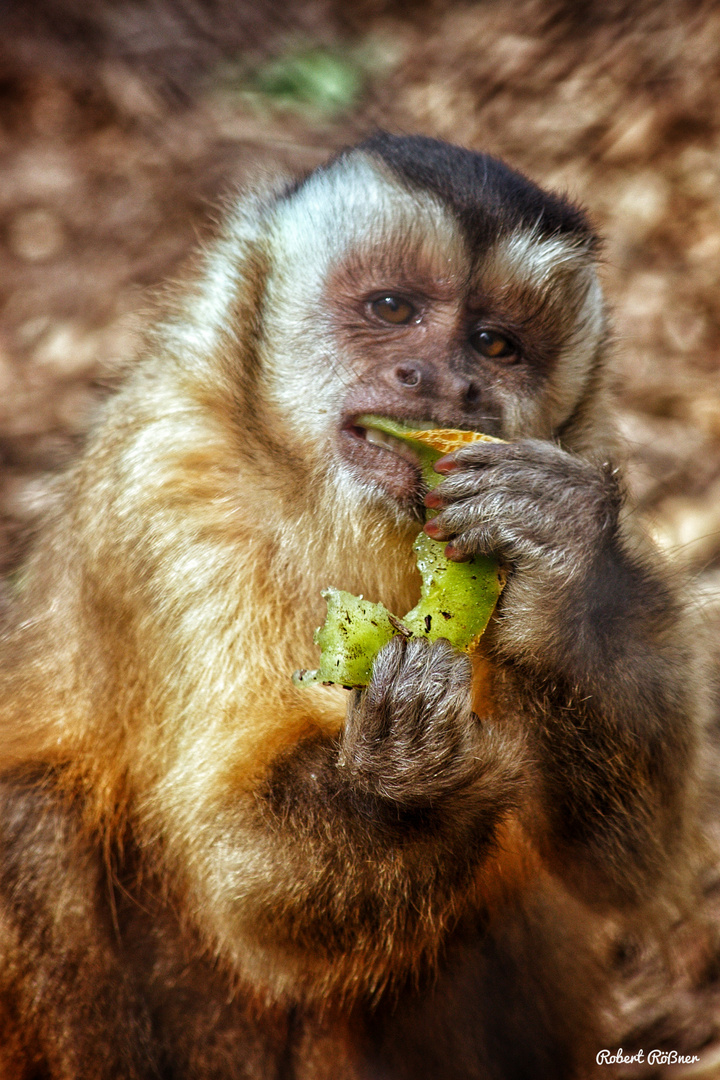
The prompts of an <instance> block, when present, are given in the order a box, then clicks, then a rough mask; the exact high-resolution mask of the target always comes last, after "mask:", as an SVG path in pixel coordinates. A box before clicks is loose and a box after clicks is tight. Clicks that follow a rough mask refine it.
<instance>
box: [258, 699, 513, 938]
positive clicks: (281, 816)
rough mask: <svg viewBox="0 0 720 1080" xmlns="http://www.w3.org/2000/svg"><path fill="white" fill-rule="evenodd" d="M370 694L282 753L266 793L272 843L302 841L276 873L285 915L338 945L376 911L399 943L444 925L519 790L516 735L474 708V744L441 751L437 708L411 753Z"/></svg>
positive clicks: (302, 930) (262, 805)
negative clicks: (378, 721)
mask: <svg viewBox="0 0 720 1080" xmlns="http://www.w3.org/2000/svg"><path fill="white" fill-rule="evenodd" d="M363 704H364V703H363V702H355V703H354V705H353V706H352V707H351V710H350V716H349V719H348V723H347V725H346V729H345V731H344V732H343V733H342V735H341V736H340V738H335V739H329V738H327V737H321V736H318V737H315V738H312V739H309V740H307V741H305V742H304V743H302V744H301V745H300V746H298V747H297V748H296V749H295V750H294V751H292V752H290V753H288V754H286V755H284V756H283V757H281V758H280V759H278V760H277V761H276V762H275V764H274V766H273V768H272V770H271V772H270V774H269V776H268V779H267V781H266V783H265V786H264V788H263V789H262V791H261V793H260V797H259V801H258V809H259V813H260V816H261V824H262V827H263V829H264V830H266V831H268V832H269V833H270V835H271V836H272V837H273V843H274V844H279V845H280V846H281V847H283V848H285V847H287V848H288V849H289V850H290V851H291V852H292V851H300V852H302V859H299V860H298V865H297V867H296V868H295V870H294V871H293V877H292V882H291V888H289V889H287V890H286V889H284V887H283V884H282V883H278V884H279V885H280V889H281V891H282V892H283V894H284V896H285V900H282V899H281V900H280V901H279V904H280V908H281V909H282V907H283V904H285V905H286V912H285V913H286V915H287V918H286V920H285V922H286V925H287V926H288V927H292V928H293V933H294V934H296V935H300V936H302V935H304V934H307V935H308V941H309V942H310V941H317V940H318V934H320V936H321V938H322V940H324V941H326V942H327V943H328V948H331V947H332V948H336V949H337V950H338V951H341V950H347V949H348V948H351V949H352V948H353V947H356V946H357V944H358V943H359V941H360V940H361V938H362V937H363V936H364V935H366V934H367V930H368V917H369V913H370V915H371V916H372V918H373V922H374V923H376V926H375V932H376V933H377V935H378V942H381V941H382V940H383V939H384V937H385V936H386V935H387V934H388V933H392V935H393V937H394V939H395V940H394V947H396V946H397V945H398V942H400V943H402V942H403V941H404V943H405V945H407V942H408V940H409V939H412V937H413V935H414V934H415V933H420V932H421V927H422V926H423V925H424V926H425V928H426V931H427V928H428V927H432V926H435V927H436V928H437V931H438V932H440V931H441V930H442V927H443V925H445V923H446V919H447V917H448V912H449V911H450V909H451V908H452V909H453V910H455V908H456V905H457V901H458V898H459V897H462V896H463V894H467V893H468V891H469V890H470V889H471V888H472V886H473V882H474V877H475V874H476V872H477V868H478V866H479V865H480V864H481V862H482V860H483V858H484V856H485V855H486V853H487V852H488V850H489V848H490V846H491V844H492V841H493V839H494V836H495V831H496V828H497V826H498V824H499V822H500V821H501V820H502V819H503V818H504V817H505V816H506V815H507V813H508V812H509V811H510V810H511V809H512V807H513V806H514V805H515V804H516V803H517V802H518V786H519V776H520V772H521V761H520V757H521V752H520V750H519V749H518V745H517V742H513V741H512V740H511V739H510V738H508V737H507V736H502V735H501V734H500V733H499V732H497V731H495V730H493V729H492V728H486V729H484V728H481V727H480V725H479V723H478V721H477V718H475V717H472V724H473V728H474V729H475V731H476V735H475V736H473V737H472V742H471V745H467V746H462V745H459V744H458V745H456V752H457V753H456V755H455V756H454V757H453V756H452V755H449V754H448V755H444V753H443V752H442V749H441V732H440V730H439V729H440V728H441V727H442V725H443V723H445V725H446V726H448V721H447V717H445V718H441V717H438V720H437V727H436V730H435V731H428V732H426V738H425V741H424V756H423V755H421V754H417V755H415V754H414V753H413V752H412V751H410V752H408V743H407V740H404V739H403V738H402V733H400V732H398V731H397V730H393V725H392V724H390V725H389V726H388V729H387V730H386V731H385V732H384V734H380V732H379V731H378V728H377V726H374V725H373V723H372V720H371V717H370V716H369V715H368V710H367V709H365V710H363ZM470 716H472V714H470ZM428 726H429V727H430V728H432V726H433V725H428ZM275 910H277V909H275ZM399 913H400V915H399ZM353 928H354V929H353ZM355 935H357V939H356V940H354V939H355ZM431 937H432V935H431ZM368 947H369V946H368Z"/></svg>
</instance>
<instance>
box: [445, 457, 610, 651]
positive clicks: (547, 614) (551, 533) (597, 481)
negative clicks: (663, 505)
mask: <svg viewBox="0 0 720 1080" xmlns="http://www.w3.org/2000/svg"><path fill="white" fill-rule="evenodd" d="M436 468H437V471H438V472H441V473H443V474H444V475H445V479H444V480H443V482H442V484H441V485H440V486H439V487H438V488H436V489H435V490H434V491H431V492H429V494H428V495H427V497H426V500H425V501H426V505H427V506H428V507H430V508H432V509H436V510H438V511H439V513H438V515H437V517H435V518H433V519H432V520H431V521H429V522H428V523H427V525H426V526H425V530H426V532H427V533H428V534H429V535H430V536H431V537H433V539H436V540H440V541H443V540H447V541H448V542H449V543H448V547H447V549H446V554H447V556H448V557H449V558H451V559H459V560H462V559H464V558H468V557H470V556H473V555H478V554H482V555H492V556H495V557H499V558H500V559H502V560H503V561H505V562H506V563H507V564H508V567H509V569H510V571H511V573H510V575H509V578H508V583H507V586H506V589H505V594H504V595H503V599H502V608H501V612H502V614H501V619H500V620H499V623H498V626H497V628H496V637H497V640H498V644H502V645H504V646H506V647H509V648H510V649H511V650H512V651H513V652H517V649H518V648H519V649H520V651H525V652H526V653H528V654H530V653H532V654H533V655H536V656H537V655H542V653H543V652H546V651H547V649H549V648H552V647H553V645H554V644H557V645H558V646H559V645H560V644H562V645H563V646H564V645H565V644H567V643H566V641H564V640H563V641H562V643H561V642H560V641H559V637H563V638H564V637H565V634H564V633H563V634H561V633H560V631H559V625H558V624H559V621H562V622H563V623H564V625H565V626H566V627H567V626H569V625H571V624H574V625H575V630H576V631H579V630H580V627H579V625H578V624H577V620H578V619H580V620H583V619H587V618H588V617H589V616H590V615H591V613H592V610H593V607H594V606H596V602H599V603H601V606H602V604H603V603H604V601H602V598H601V597H600V594H601V593H602V592H603V589H604V590H605V591H606V592H607V589H608V585H610V586H612V579H613V574H614V572H615V571H616V570H618V567H616V566H615V565H614V564H615V563H619V562H620V561H621V560H622V556H621V553H620V552H619V550H618V545H617V544H616V535H617V522H618V513H619V509H620V504H621V498H620V492H619V488H618V485H617V482H616V479H615V476H614V473H613V471H612V470H611V469H610V468H609V467H603V468H597V467H596V466H594V465H592V464H591V463H590V462H588V461H586V460H584V459H582V458H580V457H577V456H575V455H572V454H569V453H566V452H565V451H563V450H561V449H560V448H559V447H557V446H556V445H554V444H553V443H550V442H544V441H540V440H525V441H522V442H517V443H506V444H502V443H475V444H474V445H472V446H468V447H466V448H464V449H462V450H459V451H457V452H456V453H455V454H452V455H449V456H448V457H445V458H441V459H440V461H439V462H437V464H436ZM603 579H605V580H603ZM611 591H612V590H611ZM606 599H607V598H606ZM531 638H532V640H530V639H531ZM536 639H537V640H536Z"/></svg>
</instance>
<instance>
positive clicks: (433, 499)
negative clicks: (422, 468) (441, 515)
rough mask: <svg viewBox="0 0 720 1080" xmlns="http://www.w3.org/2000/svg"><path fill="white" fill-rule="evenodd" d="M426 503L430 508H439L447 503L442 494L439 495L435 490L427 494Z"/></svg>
mask: <svg viewBox="0 0 720 1080" xmlns="http://www.w3.org/2000/svg"><path fill="white" fill-rule="evenodd" d="M425 505H426V506H427V507H428V509H430V510H437V509H439V507H441V506H444V505H445V500H444V499H443V497H442V495H437V494H436V493H435V492H434V491H428V493H427V495H426V496H425Z"/></svg>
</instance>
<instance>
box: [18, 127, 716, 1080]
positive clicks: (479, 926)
mask: <svg viewBox="0 0 720 1080" xmlns="http://www.w3.org/2000/svg"><path fill="white" fill-rule="evenodd" d="M597 248H598V241H597V239H596V236H595V234H594V232H593V230H592V228H591V226H590V224H589V223H588V220H587V218H586V217H585V215H584V214H583V212H582V211H581V210H579V209H578V208H577V207H575V206H574V205H572V204H571V203H570V202H568V201H566V200H565V199H564V198H561V197H558V196H556V195H551V194H548V193H546V192H544V191H542V190H541V189H540V188H538V187H536V185H535V184H534V183H532V182H531V181H530V180H528V179H526V178H525V177H524V176H522V175H520V174H519V173H517V172H514V171H513V170H512V169H510V168H509V167H507V166H506V165H504V164H503V163H501V162H499V161H496V160H494V159H493V158H491V157H488V156H487V155H484V154H479V153H473V152H471V151H469V150H465V149H461V148H458V147H454V146H450V145H447V144H444V143H441V142H437V141H435V140H433V139H428V138H423V137H418V136H411V137H397V136H392V135H388V134H383V133H380V134H377V135H375V136H373V137H372V138H370V139H369V140H367V141H366V142H364V143H362V144H361V145H359V146H357V147H354V148H352V149H349V150H346V151H344V152H342V153H341V154H340V155H339V156H337V157H335V158H333V160H331V161H330V162H329V163H327V164H325V165H323V166H322V167H321V168H319V169H317V170H316V171H314V172H312V173H310V175H308V176H306V177H304V178H302V179H299V180H295V181H293V182H292V183H287V181H286V182H284V184H279V185H277V186H276V187H274V188H266V189H264V190H261V191H259V192H257V193H255V194H254V195H251V196H249V197H246V198H244V199H242V200H240V201H239V202H238V204H237V206H236V208H235V209H234V210H233V212H232V213H231V214H230V216H229V219H228V221H227V224H226V226H225V229H224V232H223V234H222V236H221V237H220V238H219V239H218V240H217V242H215V243H214V244H213V245H212V246H211V247H210V248H209V249H208V250H207V251H206V252H205V254H204V255H203V256H202V258H201V260H200V262H199V267H198V269H197V272H196V274H195V276H194V277H193V278H192V280H191V281H190V282H189V284H188V285H187V286H186V287H185V288H184V290H183V291H182V293H181V295H179V297H178V298H177V299H176V301H175V302H174V306H173V305H171V309H170V310H169V311H168V312H167V314H166V315H165V316H164V317H163V318H162V319H158V324H157V325H156V326H155V327H154V328H153V331H152V332H151V334H150V335H149V336H148V338H147V341H146V343H145V346H144V349H143V351H142V355H141V357H140V358H139V359H138V362H137V364H136V366H135V367H134V368H133V370H132V371H131V373H130V374H129V377H128V378H127V381H126V383H125V385H124V387H123V388H122V389H121V390H120V391H119V392H118V393H117V394H116V395H115V396H114V397H113V398H112V399H111V400H110V401H109V402H108V403H107V406H106V409H105V413H104V416H103V418H102V420H101V422H100V424H99V426H98V427H97V429H96V430H95V432H94V434H93V435H92V436H91V438H90V440H89V443H88V445H87V448H86V451H85V453H84V455H83V456H82V458H81V459H80V460H79V461H78V462H77V463H76V464H75V465H74V466H73V467H72V468H71V469H70V471H69V473H68V475H67V476H66V477H65V478H64V479H63V481H62V485H61V488H62V490H61V493H60V494H59V496H58V503H57V509H56V510H55V511H54V514H53V520H52V521H50V522H49V523H48V525H47V528H46V529H45V531H44V533H43V534H42V535H41V536H40V538H39V540H38V542H37V543H36V545H35V548H34V552H33V554H32V556H31V558H30V559H29V561H28V563H27V565H26V567H25V570H24V572H23V574H22V576H21V577H20V579H19V582H18V586H17V589H16V593H17V595H16V598H15V600H14V602H13V609H12V610H11V612H10V615H9V617H8V619H7V620H6V626H5V630H4V641H3V648H2V670H1V673H0V686H1V689H0V710H1V714H2V729H1V735H0V760H1V762H2V769H3V782H2V812H1V814H0V836H1V839H0V845H1V854H0V899H1V907H0V934H1V942H2V944H1V948H2V954H3V959H2V964H1V965H0V982H1V986H0V995H1V996H0V1030H1V1032H2V1033H1V1035H0V1076H2V1077H3V1078H5V1077H8V1078H13V1080H61V1078H62V1080H78V1078H80V1077H82V1078H83V1080H86V1078H93V1080H105V1078H107V1080H110V1078H112V1080H117V1078H118V1077H122V1078H123V1080H151V1078H160V1077H162V1078H164V1080H180V1078H183V1080H186V1078H193V1080H210V1078H212V1080H225V1078H228V1080H230V1078H233V1080H235V1078H238V1080H239V1078H242V1080H274V1078H293V1080H323V1078H328V1080H330V1078H332V1080H415V1078H424V1077H433V1078H434V1080H480V1078H482V1080H486V1078H489V1080H495V1078H498V1080H501V1078H502V1080H505V1078H540V1077H542V1078H543V1080H545V1078H547V1080H554V1078H565V1077H575V1076H586V1075H589V1074H590V1072H591V1071H592V1069H593V1068H594V1061H595V1055H596V1053H597V1051H598V1049H599V1048H600V1047H601V1046H602V1043H600V1042H599V1041H598V1040H599V1039H600V1035H599V1034H598V1032H599V1030H600V1029H599V1026H598V1025H599V1017H600V1014H601V1012H602V1008H603V1002H604V997H603V994H604V992H605V991H604V987H605V985H606V980H607V973H606V972H605V970H604V967H603V964H604V953H603V949H602V948H601V947H600V944H601V942H600V939H601V937H602V935H601V934H600V932H599V927H600V926H601V925H603V920H605V919H607V917H608V914H611V915H613V917H615V918H622V917H624V913H627V912H637V911H639V910H644V908H643V905H645V904H647V903H648V902H651V903H660V902H661V900H662V898H663V897H664V896H666V895H669V894H670V893H673V891H674V890H677V889H678V888H680V887H681V885H679V884H678V883H679V881H680V878H681V877H682V868H683V866H685V865H687V864H688V861H689V855H688V852H689V851H690V850H691V848H692V833H693V824H692V822H693V797H694V796H693V792H694V787H695V779H694V777H695V772H696V765H695V761H696V756H697V751H696V747H697V744H698V732H699V730H700V727H701V722H702V716H703V709H704V705H703V702H702V700H700V698H699V695H698V689H697V688H698V686H699V685H700V684H701V680H700V679H699V678H698V677H697V676H696V674H695V671H696V663H697V661H696V658H695V657H694V656H693V652H692V649H693V635H692V633H691V632H690V631H689V629H688V625H689V624H688V618H689V616H688V615H687V613H685V612H684V611H683V606H682V603H681V600H680V598H679V596H678V595H676V592H675V591H674V588H673V586H672V584H671V582H670V581H669V579H668V576H667V574H666V573H665V572H664V571H663V569H662V567H661V566H660V564H659V561H658V559H657V557H656V556H655V555H654V554H653V552H652V550H651V549H650V548H649V547H648V546H647V545H645V544H644V543H643V541H642V540H641V539H639V538H638V537H637V536H636V535H635V532H634V530H633V529H632V528H631V525H630V519H629V517H628V514H627V512H626V509H625V505H624V499H623V496H622V494H621V489H620V487H619V481H618V476H617V470H616V467H615V465H614V464H613V462H614V460H615V457H614V449H613V437H612V425H611V423H610V421H609V417H608V413H609V409H608V406H607V403H606V392H605V388H604V387H605V380H606V376H605V370H606V357H607V353H608V328H607V320H606V315H605V311H604V306H603V300H602V296H601V291H600V287H599V285H598V278H597V274H596V255H597ZM366 414H374V415H378V414H379V415H382V416H385V417H391V418H395V419H397V420H400V421H403V422H405V423H408V422H409V423H412V424H415V423H417V424H422V425H424V426H433V427H442V428H461V429H470V430H474V431H481V432H484V433H486V434H489V435H493V436H497V437H499V438H500V439H502V440H504V442H503V443H499V442H498V443H482V442H481V443H476V444H474V445H470V446H467V447H465V448H464V449H462V450H460V451H459V452H457V453H455V454H453V455H450V456H447V457H445V458H444V459H442V460H441V461H440V462H439V463H438V465H437V469H438V471H439V472H440V473H441V474H442V475H443V477H444V479H443V480H442V483H441V484H440V485H439V487H437V488H436V489H435V490H434V491H433V492H432V493H431V494H428V492H427V488H426V487H425V486H424V484H423V482H422V480H421V473H420V469H419V465H418V462H417V460H416V459H415V458H414V457H413V455H412V453H411V452H410V451H409V450H408V447H407V445H405V444H403V443H400V442H399V441H397V440H395V439H393V438H392V437H389V436H387V435H383V434H381V433H380V432H378V431H376V430H374V429H373V428H372V427H369V426H363V425H362V424H360V423H359V418H360V417H363V416H365V415H366ZM425 507H431V508H433V509H434V510H436V511H437V514H436V516H434V518H433V519H432V521H431V522H429V523H428V524H427V525H425V528H426V531H427V532H428V533H430V534H431V535H432V536H433V537H435V538H437V539H439V540H442V541H445V542H447V545H448V547H447V552H448V555H449V557H450V558H452V559H458V560H462V559H465V558H467V557H469V556H472V555H475V554H478V553H480V554H483V555H490V556H492V557H494V558H496V559H497V560H499V561H500V562H501V564H503V565H504V567H505V568H506V570H507V585H506V587H505V590H504V592H503V594H502V597H501V600H500V603H499V604H498V608H497V612H496V615H495V617H494V619H493V621H492V624H491V626H490V628H489V629H488V631H487V633H486V634H485V636H484V638H483V639H482V642H481V648H480V650H479V652H478V655H477V656H474V657H473V658H472V660H471V659H469V658H468V657H467V656H466V655H464V654H462V653H460V652H458V651H456V650H454V649H453V648H452V647H451V646H450V645H449V644H448V643H447V642H445V641H443V640H440V641H437V642H436V643H435V644H430V643H429V642H428V641H426V640H424V639H411V640H405V639H404V637H403V636H401V635H398V636H397V637H396V638H394V639H393V640H392V641H391V642H390V644H389V645H387V646H386V647H385V648H384V649H383V650H382V651H381V652H380V654H379V655H378V657H377V660H376V662H375V665H374V669H373V675H372V682H371V684H370V686H369V687H367V688H366V689H364V690H360V691H358V690H355V691H353V692H348V691H347V690H345V689H343V688H341V687H327V686H312V687H299V686H295V685H294V684H293V682H292V681H291V675H292V672H293V671H294V670H295V669H298V668H303V667H312V666H315V663H316V660H317V652H316V649H315V647H314V645H313V630H314V628H315V627H316V626H317V625H318V624H320V623H321V622H322V619H323V616H324V604H323V601H322V598H321V596H320V592H321V590H322V589H324V588H325V587H327V586H335V587H338V588H342V589H346V590H349V591H350V592H353V593H361V594H363V595H364V596H365V597H367V598H368V599H371V600H375V601H382V602H383V603H384V604H385V605H386V606H387V607H388V608H389V609H390V610H391V611H398V612H403V611H406V610H408V609H409V608H410V607H412V606H413V604H414V603H415V602H416V599H417V594H418V588H419V579H418V575H417V569H416V565H415V559H414V557H413V554H412V547H411V545H412V541H413V538H414V537H415V536H416V535H417V533H418V532H419V530H420V529H421V528H422V527H423V522H424V521H425V515H424V510H425ZM599 942H600V944H599ZM603 1075H610V1073H608V1072H607V1071H606V1072H605V1073H604V1074H603Z"/></svg>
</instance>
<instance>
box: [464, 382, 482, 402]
mask: <svg viewBox="0 0 720 1080" xmlns="http://www.w3.org/2000/svg"><path fill="white" fill-rule="evenodd" d="M479 399H480V388H479V387H478V385H477V383H474V382H471V383H470V384H469V385H468V388H467V390H466V391H465V403H466V404H467V405H477V403H478V401H479Z"/></svg>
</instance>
